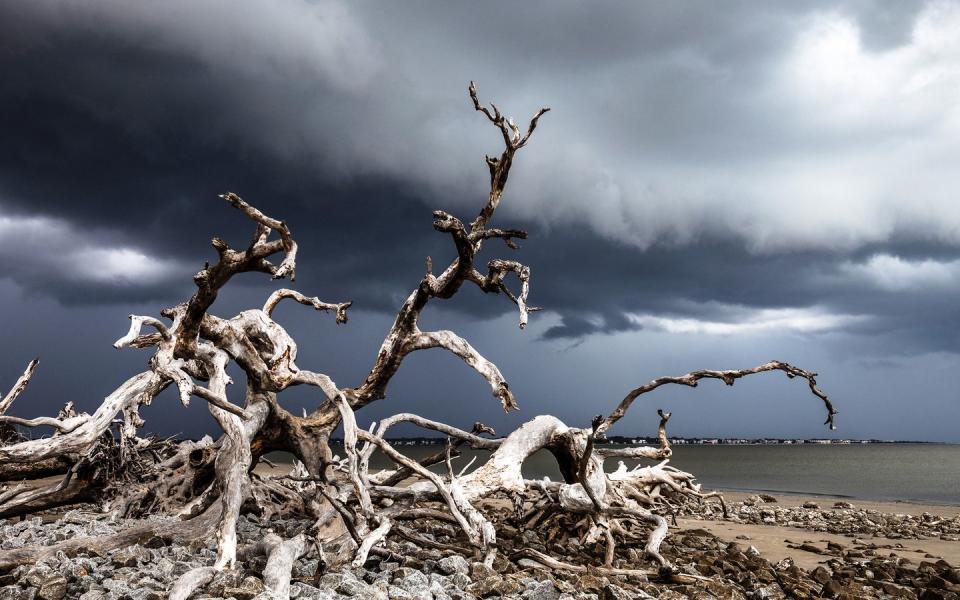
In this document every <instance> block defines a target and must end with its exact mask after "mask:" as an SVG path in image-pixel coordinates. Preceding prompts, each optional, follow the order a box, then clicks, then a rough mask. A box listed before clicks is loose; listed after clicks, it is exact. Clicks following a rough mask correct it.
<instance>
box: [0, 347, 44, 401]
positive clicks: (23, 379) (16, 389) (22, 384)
mask: <svg viewBox="0 0 960 600" xmlns="http://www.w3.org/2000/svg"><path fill="white" fill-rule="evenodd" d="M38 364H40V359H38V358H35V359H33V360H31V361H30V362H29V363H28V364H27V368H26V370H24V372H23V375H21V376H20V377H18V378H17V381H16V382H15V383H14V384H13V387H12V388H10V391H9V392H7V395H6V396H4V397H3V399H2V400H0V415H2V414H3V413H5V412H7V409H8V408H10V405H11V404H13V402H14V401H15V400H16V399H17V398H18V397H19V396H20V394H22V393H23V390H25V389H27V384H28V383H30V378H31V377H33V372H34V371H36V370H37V365H38Z"/></svg>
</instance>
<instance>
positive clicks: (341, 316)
mask: <svg viewBox="0 0 960 600" xmlns="http://www.w3.org/2000/svg"><path fill="white" fill-rule="evenodd" d="M284 298H292V299H293V300H296V301H297V302H299V303H300V304H305V305H307V306H312V307H313V308H314V309H316V310H319V311H324V312H325V311H328V310H332V311H334V313H335V314H336V321H337V323H346V322H347V309H348V308H350V306H352V305H353V302H342V303H340V304H330V303H328V302H324V301H323V300H321V299H320V298H318V297H316V296H314V297H312V298H308V297H307V296H304V295H303V294H301V293H300V292H298V291H296V290H288V289H285V288H282V289H279V290H277V291H275V292H273V293H272V294H270V297H269V298H267V301H266V302H265V303H264V305H263V312H265V313H266V314H267V316H268V317H270V316H272V315H273V309H274V308H276V306H277V304H279V303H280V301H281V300H283V299H284Z"/></svg>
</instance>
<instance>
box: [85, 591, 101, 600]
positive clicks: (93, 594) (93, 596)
mask: <svg viewBox="0 0 960 600" xmlns="http://www.w3.org/2000/svg"><path fill="white" fill-rule="evenodd" d="M106 598H107V594H106V593H105V592H102V591H100V590H90V591H89V592H86V593H83V594H81V595H80V600H106Z"/></svg>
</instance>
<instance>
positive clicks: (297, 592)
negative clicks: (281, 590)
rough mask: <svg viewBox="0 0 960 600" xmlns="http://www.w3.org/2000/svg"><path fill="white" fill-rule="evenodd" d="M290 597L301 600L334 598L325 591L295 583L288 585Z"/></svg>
mask: <svg viewBox="0 0 960 600" xmlns="http://www.w3.org/2000/svg"><path fill="white" fill-rule="evenodd" d="M290 597H291V598H300V599H302V600H334V598H336V596H335V595H334V594H332V593H331V592H329V591H327V590H321V589H317V588H315V587H313V586H312V585H307V584H305V583H301V582H299V581H296V582H294V583H291V584H290Z"/></svg>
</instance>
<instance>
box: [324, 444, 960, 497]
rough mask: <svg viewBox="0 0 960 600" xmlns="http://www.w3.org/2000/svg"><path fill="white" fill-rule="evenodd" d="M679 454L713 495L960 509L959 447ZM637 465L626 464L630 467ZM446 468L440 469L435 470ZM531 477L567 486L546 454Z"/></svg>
mask: <svg viewBox="0 0 960 600" xmlns="http://www.w3.org/2000/svg"><path fill="white" fill-rule="evenodd" d="M397 449H398V450H399V451H401V452H403V453H404V454H406V455H407V456H410V457H411V458H423V457H425V456H428V455H430V454H433V453H435V452H437V451H438V450H441V449H442V446H401V447H397ZM338 450H339V452H340V454H341V456H342V453H343V451H342V448H335V449H334V452H337V451H338ZM673 451H674V453H673V457H672V458H671V459H670V464H671V465H673V466H674V467H676V468H678V469H681V470H683V471H687V472H689V473H693V474H694V475H695V476H696V477H697V480H698V481H700V482H701V483H702V484H703V486H704V488H709V489H719V490H738V491H758V492H759V491H762V492H769V493H774V494H776V493H784V494H808V495H826V496H839V497H848V498H859V499H863V500H906V501H914V502H923V503H932V504H948V505H960V445H958V444H851V445H814V444H804V445H797V446H793V445H783V446H780V445H776V446H774V445H769V446H766V445H762V446H734V445H730V446H724V445H721V446H698V445H689V446H684V445H676V446H674V447H673ZM474 455H477V456H478V458H477V461H476V462H475V463H474V465H473V468H475V467H477V466H478V465H479V464H482V462H483V461H484V460H485V458H486V457H487V456H488V455H489V453H487V452H480V451H473V450H469V449H468V450H465V451H463V452H462V456H461V457H460V458H458V459H455V461H454V469H455V470H459V469H460V468H462V467H463V466H464V465H466V464H467V461H469V460H470V458H471V457H472V456H474ZM606 464H607V467H608V468H609V469H610V470H613V469H615V468H616V467H617V461H616V460H608V461H607V463H606ZM633 464H635V463H634V462H631V461H627V466H633ZM389 466H390V463H389V461H388V460H387V459H386V458H385V457H383V456H377V455H375V456H374V457H373V458H372V459H371V464H370V467H371V469H372V470H376V469H381V468H387V467H389ZM442 468H444V467H443V466H442V465H438V466H435V467H434V470H437V471H438V472H439V471H440V470H441V469H442ZM524 476H525V477H528V478H530V479H539V478H542V477H544V476H547V477H550V479H552V480H554V481H559V480H560V479H561V477H560V473H559V471H558V470H557V468H556V463H555V461H554V460H553V457H552V456H551V455H550V454H549V453H547V452H539V453H537V454H535V455H533V456H532V457H530V458H529V459H528V460H527V461H526V463H524Z"/></svg>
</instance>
